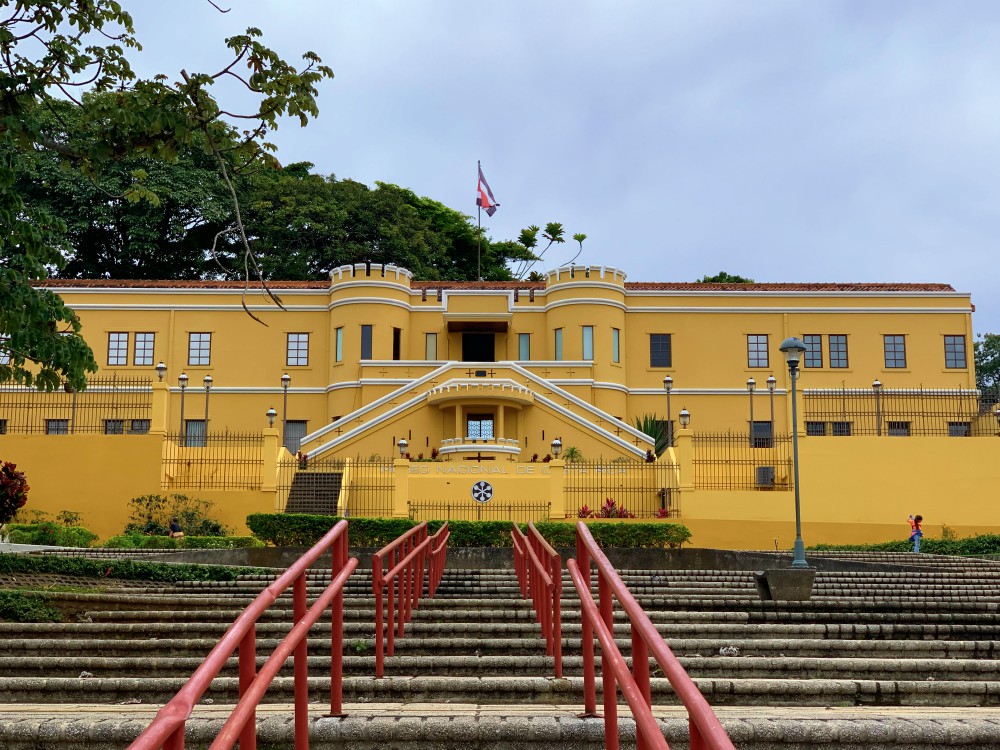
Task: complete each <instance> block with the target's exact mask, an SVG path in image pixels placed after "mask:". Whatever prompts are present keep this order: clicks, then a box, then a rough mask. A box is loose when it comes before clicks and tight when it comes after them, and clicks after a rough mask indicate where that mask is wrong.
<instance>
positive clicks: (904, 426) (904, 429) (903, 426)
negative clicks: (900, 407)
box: [888, 422, 910, 437]
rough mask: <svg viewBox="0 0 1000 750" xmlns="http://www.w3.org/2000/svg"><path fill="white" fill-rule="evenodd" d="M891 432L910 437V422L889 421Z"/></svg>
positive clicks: (893, 434)
mask: <svg viewBox="0 0 1000 750" xmlns="http://www.w3.org/2000/svg"><path fill="white" fill-rule="evenodd" d="M888 427H889V434H890V435H892V436H894V437H909V436H910V423H909V422H889V425H888Z"/></svg>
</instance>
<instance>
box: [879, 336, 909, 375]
mask: <svg viewBox="0 0 1000 750" xmlns="http://www.w3.org/2000/svg"><path fill="white" fill-rule="evenodd" d="M883 338H884V339H885V366H886V369H890V368H903V369H905V368H906V337H904V336H899V335H892V336H884V337H883Z"/></svg>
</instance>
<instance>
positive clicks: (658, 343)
mask: <svg viewBox="0 0 1000 750" xmlns="http://www.w3.org/2000/svg"><path fill="white" fill-rule="evenodd" d="M672 349H673V347H672V346H671V341H670V334H669V333H651V334H649V366H650V367H673V360H674V356H673V351H672Z"/></svg>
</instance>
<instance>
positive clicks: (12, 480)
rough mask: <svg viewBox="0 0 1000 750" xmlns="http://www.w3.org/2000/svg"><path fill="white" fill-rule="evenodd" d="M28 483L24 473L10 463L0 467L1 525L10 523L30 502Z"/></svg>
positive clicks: (7, 462) (6, 462)
mask: <svg viewBox="0 0 1000 750" xmlns="http://www.w3.org/2000/svg"><path fill="white" fill-rule="evenodd" d="M29 489H31V488H30V487H28V482H27V481H26V480H25V478H24V472H23V471H18V470H17V466H15V465H14V464H13V463H11V462H10V461H5V462H4V463H3V465H2V466H0V524H5V523H7V522H8V521H10V520H11V519H12V518H13V517H14V514H15V513H17V511H18V510H19V509H21V508H23V507H24V504H25V503H27V502H28V490H29Z"/></svg>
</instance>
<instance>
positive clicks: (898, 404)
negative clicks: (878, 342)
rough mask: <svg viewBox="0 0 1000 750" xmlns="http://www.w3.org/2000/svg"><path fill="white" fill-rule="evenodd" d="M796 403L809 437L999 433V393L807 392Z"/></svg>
mask: <svg viewBox="0 0 1000 750" xmlns="http://www.w3.org/2000/svg"><path fill="white" fill-rule="evenodd" d="M802 403H803V409H802V411H803V416H802V419H803V421H804V422H805V430H806V434H807V435H810V436H823V435H828V436H848V435H885V436H942V437H994V436H996V435H997V433H998V431H1000V426H998V424H997V417H996V414H995V410H996V408H997V405H998V403H1000V389H991V390H983V391H977V390H968V389H954V390H949V389H942V388H933V389H925V388H886V387H881V388H878V389H876V388H830V389H807V390H805V391H803V393H802Z"/></svg>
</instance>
